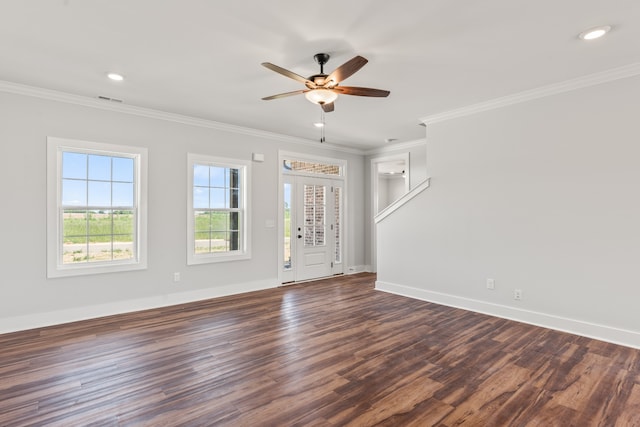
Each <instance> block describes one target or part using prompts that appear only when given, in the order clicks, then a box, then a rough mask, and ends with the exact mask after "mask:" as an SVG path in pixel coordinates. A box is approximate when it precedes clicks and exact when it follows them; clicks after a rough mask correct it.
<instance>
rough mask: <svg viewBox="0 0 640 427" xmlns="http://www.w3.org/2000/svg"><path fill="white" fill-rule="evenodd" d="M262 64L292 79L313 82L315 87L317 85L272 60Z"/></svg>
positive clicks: (307, 82)
mask: <svg viewBox="0 0 640 427" xmlns="http://www.w3.org/2000/svg"><path fill="white" fill-rule="evenodd" d="M262 66H263V67H265V68H268V69H270V70H271V71H275V72H276V73H279V74H282V75H283V76H285V77H289V78H290V79H293V80H297V81H299V82H300V83H304V84H311V85H312V86H313V87H315V86H316V85H315V83H313V82H312V81H311V80H308V79H307V78H305V77H302V76H301V75H299V74H296V73H294V72H293V71H289V70H287V69H285V68H282V67H278V66H277V65H274V64H272V63H271V62H263V63H262Z"/></svg>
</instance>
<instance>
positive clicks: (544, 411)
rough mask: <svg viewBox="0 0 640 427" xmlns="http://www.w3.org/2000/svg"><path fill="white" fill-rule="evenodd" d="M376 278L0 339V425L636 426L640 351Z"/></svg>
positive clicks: (639, 415)
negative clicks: (377, 284)
mask: <svg viewBox="0 0 640 427" xmlns="http://www.w3.org/2000/svg"><path fill="white" fill-rule="evenodd" d="M374 280H375V276H373V275H371V274H359V275H354V276H346V277H338V278H332V279H327V280H322V281H317V282H310V283H306V284H302V285H294V286H289V287H284V288H279V289H274V290H267V291H260V292H253V293H249V294H244V295H237V296H231V297H225V298H219V299H213V300H208V301H203V302H197V303H192V304H185V305H180V306H173V307H167V308H162V309H156V310H148V311H143V312H138V313H131V314H124V315H118V316H112V317H107V318H102V319H96V320H90V321H83V322H77V323H72V324H67V325H60V326H54V327H49V328H43V329H38V330H31V331H24V332H18V333H13V334H5V335H0V426H27V425H37V426H44V425H47V426H49V425H52V426H56V425H59V426H90V425H91V426H139V425H148V426H178V425H185V426H208V425H224V426H226V425H228V426H343V425H348V426H373V425H381V426H458V425H465V426H562V427H567V426H580V427H582V426H640V351H638V350H634V349H630V348H626V347H621V346H616V345H613V344H608V343H604V342H601V341H596V340H591V339H587V338H583V337H578V336H574V335H570V334H565V333H561V332H556V331H551V330H548V329H543V328H538V327H534V326H529V325H525V324H521V323H517V322H513V321H509V320H504V319H498V318H493V317H490V316H485V315H481V314H477V313H472V312H467V311H464V310H459V309H453V308H449V307H444V306H439V305H435V304H430V303H426V302H422V301H416V300H412V299H408V298H404V297H400V296H396V295H391V294H386V293H382V292H377V291H375V290H374V289H373V286H374Z"/></svg>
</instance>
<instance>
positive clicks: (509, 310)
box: [376, 281, 640, 349]
mask: <svg viewBox="0 0 640 427" xmlns="http://www.w3.org/2000/svg"><path fill="white" fill-rule="evenodd" d="M376 290H379V291H384V292H389V293H392V294H396V295H402V296H405V297H409V298H414V299H419V300H422V301H428V302H432V303H436V304H441V305H446V306H449V307H455V308H461V309H464V310H470V311H474V312H477V313H482V314H488V315H490V316H496V317H501V318H504V319H510V320H515V321H518V322H523V323H528V324H531V325H535V326H541V327H544V328H549V329H555V330H558V331H562V332H568V333H571V334H575V335H580V336H584V337H588V338H594V339H597V340H601V341H606V342H610V343H613V344H619V345H624V346H627V347H632V348H637V349H640V332H636V331H630V330H626V329H618V328H614V327H611V326H605V325H598V324H595V323H589V322H584V321H581V320H575V319H569V318H565V317H560V316H554V315H550V314H545V313H540V312H536V311H529V310H522V309H519V308H516V307H509V306H506V305H500V304H492V303H489V302H485V301H479V300H474V299H470V298H463V297H458V296H455V295H449V294H445V293H440V292H433V291H428V290H425V289H418V288H414V287H410V286H405V285H398V284H395V283H388V282H382V281H376Z"/></svg>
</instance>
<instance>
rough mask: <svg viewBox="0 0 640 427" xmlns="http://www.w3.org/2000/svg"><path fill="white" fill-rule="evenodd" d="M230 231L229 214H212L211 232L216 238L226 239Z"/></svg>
mask: <svg viewBox="0 0 640 427" xmlns="http://www.w3.org/2000/svg"><path fill="white" fill-rule="evenodd" d="M228 229H229V212H211V230H212V231H213V232H214V234H213V237H214V238H224V237H226V232H227V230H228Z"/></svg>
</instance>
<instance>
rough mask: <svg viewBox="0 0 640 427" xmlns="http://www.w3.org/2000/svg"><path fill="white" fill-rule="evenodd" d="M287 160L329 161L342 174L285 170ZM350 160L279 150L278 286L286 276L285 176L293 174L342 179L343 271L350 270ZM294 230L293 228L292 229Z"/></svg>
mask: <svg viewBox="0 0 640 427" xmlns="http://www.w3.org/2000/svg"><path fill="white" fill-rule="evenodd" d="M285 160H300V161H307V162H318V163H328V164H332V165H337V166H340V168H341V170H342V175H340V176H338V175H321V174H314V173H306V172H290V173H289V172H287V173H285V172H284V168H283V162H284V161H285ZM348 163H349V162H348V161H347V160H345V159H341V158H337V157H324V156H316V155H311V154H303V153H297V152H292V151H286V150H278V220H277V224H278V226H277V227H276V229H277V231H276V232H277V233H278V286H282V283H283V279H284V276H285V271H284V221H283V220H282V219H283V218H284V177H285V175H291V176H307V177H313V178H329V179H332V180H336V181H342V224H341V226H342V229H341V234H342V242H341V243H342V271H343V273H345V274H346V272H347V271H348V267H347V261H348V260H349V259H350V257H349V256H348V254H349V239H348V236H349V229H350V227H349V220H350V217H349V208H348V206H349V196H348V193H349V191H348ZM292 232H293V230H292ZM293 283H295V282H293Z"/></svg>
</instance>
